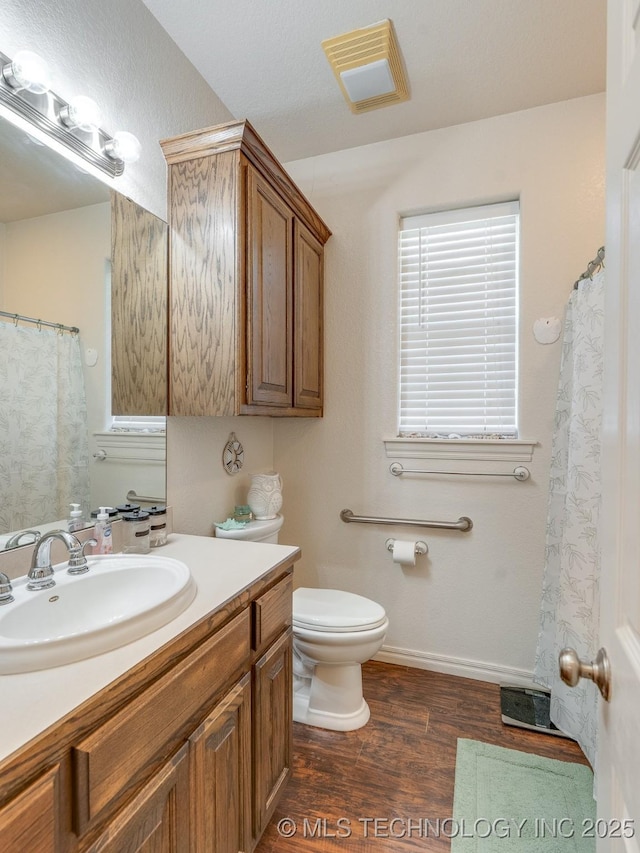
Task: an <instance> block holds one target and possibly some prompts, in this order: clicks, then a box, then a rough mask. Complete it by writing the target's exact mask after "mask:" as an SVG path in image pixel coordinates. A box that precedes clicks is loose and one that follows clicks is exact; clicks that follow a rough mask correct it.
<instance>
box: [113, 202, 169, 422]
mask: <svg viewBox="0 0 640 853" xmlns="http://www.w3.org/2000/svg"><path fill="white" fill-rule="evenodd" d="M111 413H112V414H114V415H165V414H166V413H167V226H166V224H165V223H164V222H162V221H161V220H159V219H158V218H157V217H155V216H153V215H152V214H151V213H149V212H148V211H146V210H144V209H143V208H141V207H140V206H139V205H137V204H135V202H133V201H131V200H130V199H128V198H126V197H125V196H123V195H120V194H119V193H112V194H111Z"/></svg>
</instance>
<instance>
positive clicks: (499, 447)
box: [384, 438, 538, 462]
mask: <svg viewBox="0 0 640 853" xmlns="http://www.w3.org/2000/svg"><path fill="white" fill-rule="evenodd" d="M537 444H538V442H537V441H533V440H531V439H523V438H501V439H495V438H486V439H484V438H385V439H384V447H385V451H386V454H387V456H388V457H389V458H391V459H461V460H464V461H468V460H477V461H479V462H497V461H507V462H531V460H532V459H533V448H534V447H535V446H536V445H537Z"/></svg>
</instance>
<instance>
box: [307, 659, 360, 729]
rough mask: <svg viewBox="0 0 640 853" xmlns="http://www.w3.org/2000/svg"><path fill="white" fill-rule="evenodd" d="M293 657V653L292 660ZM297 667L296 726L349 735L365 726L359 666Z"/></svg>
mask: <svg viewBox="0 0 640 853" xmlns="http://www.w3.org/2000/svg"><path fill="white" fill-rule="evenodd" d="M294 649H295V645H294ZM296 657H297V655H296V654H295V653H294V660H295V658H296ZM300 663H301V661H298V667H296V666H294V675H293V719H294V720H295V722H296V723H304V724H305V725H307V726H317V727H318V728H321V729H331V730H332V731H336V732H350V731H353V730H354V729H359V728H362V726H364V725H365V724H366V723H367V721H368V720H369V717H370V711H369V706H368V705H367V703H366V701H365V699H364V697H363V695H362V668H361V666H360V664H358V663H356V664H354V663H351V664H340V665H337V666H336V665H331V664H320V663H319V664H316V665H315V666H309V665H306V666H302V667H301V666H300ZM296 670H297V671H296Z"/></svg>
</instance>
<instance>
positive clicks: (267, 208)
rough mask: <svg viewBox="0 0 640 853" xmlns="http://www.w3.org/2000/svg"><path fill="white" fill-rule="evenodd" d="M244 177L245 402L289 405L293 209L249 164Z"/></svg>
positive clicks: (290, 401) (291, 378)
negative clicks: (246, 238)
mask: <svg viewBox="0 0 640 853" xmlns="http://www.w3.org/2000/svg"><path fill="white" fill-rule="evenodd" d="M247 178H248V207H247V220H248V225H247V236H248V240H247V290H248V293H247V298H248V309H247V322H248V330H247V345H248V353H247V373H248V382H247V403H249V405H251V404H268V405H272V406H285V407H289V406H291V403H292V399H293V398H292V380H293V376H292V374H293V349H292V347H293V344H292V331H293V316H292V303H293V299H292V296H293V294H292V282H293V248H292V239H293V212H292V211H291V209H290V208H289V207H288V206H287V205H286V204H285V202H284V201H283V200H282V199H281V198H280V196H278V195H277V194H276V192H275V191H274V190H273V188H272V187H271V185H270V184H268V183H267V182H266V181H265V180H264V179H263V178H262V177H261V176H260V175H259V174H258V173H257V172H256V171H255V170H254V169H252V168H251V167H249V168H248V174H247Z"/></svg>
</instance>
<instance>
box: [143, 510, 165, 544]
mask: <svg viewBox="0 0 640 853" xmlns="http://www.w3.org/2000/svg"><path fill="white" fill-rule="evenodd" d="M146 512H148V513H149V515H150V516H151V517H150V519H149V522H150V530H149V536H150V542H149V544H150V545H151V547H152V548H158V547H159V546H160V545H166V544H167V508H166V506H149V507H147V509H146Z"/></svg>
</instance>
